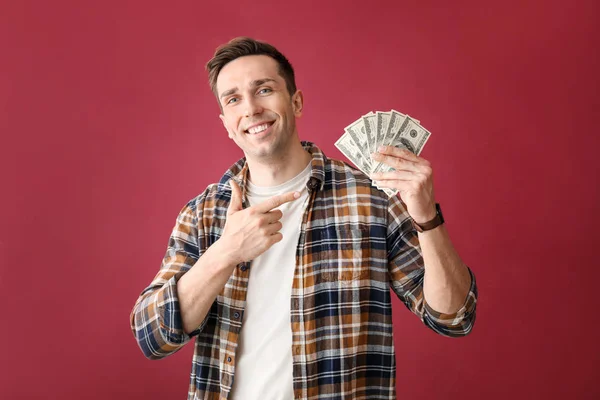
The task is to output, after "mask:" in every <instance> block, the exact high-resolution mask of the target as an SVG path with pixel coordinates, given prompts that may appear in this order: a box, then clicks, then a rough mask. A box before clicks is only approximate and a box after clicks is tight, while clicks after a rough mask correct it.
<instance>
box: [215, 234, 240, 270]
mask: <svg viewBox="0 0 600 400" xmlns="http://www.w3.org/2000/svg"><path fill="white" fill-rule="evenodd" d="M207 251H211V252H212V254H211V256H212V257H213V258H214V265H216V266H218V269H220V270H223V269H225V270H230V269H233V268H234V267H235V266H236V265H238V264H239V263H241V262H242V261H240V260H239V258H238V257H236V255H235V252H234V250H233V246H231V245H230V244H228V243H227V240H226V239H223V238H220V239H218V240H217V241H216V242H215V243H214V244H213V245H212V246H210V248H209V249H208V250H207Z"/></svg>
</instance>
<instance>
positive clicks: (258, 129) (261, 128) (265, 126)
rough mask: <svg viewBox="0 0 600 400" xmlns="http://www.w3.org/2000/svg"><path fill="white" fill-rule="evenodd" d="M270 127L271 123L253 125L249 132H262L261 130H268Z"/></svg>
mask: <svg viewBox="0 0 600 400" xmlns="http://www.w3.org/2000/svg"><path fill="white" fill-rule="evenodd" d="M268 127H269V124H262V125H257V126H253V127H252V128H250V129H248V133H260V132H262V131H264V130H266V129H267V128H268Z"/></svg>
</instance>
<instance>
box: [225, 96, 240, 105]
mask: <svg viewBox="0 0 600 400" xmlns="http://www.w3.org/2000/svg"><path fill="white" fill-rule="evenodd" d="M237 101H238V98H237V97H232V98H230V99H229V100H227V102H226V103H225V104H233V103H236V102H237Z"/></svg>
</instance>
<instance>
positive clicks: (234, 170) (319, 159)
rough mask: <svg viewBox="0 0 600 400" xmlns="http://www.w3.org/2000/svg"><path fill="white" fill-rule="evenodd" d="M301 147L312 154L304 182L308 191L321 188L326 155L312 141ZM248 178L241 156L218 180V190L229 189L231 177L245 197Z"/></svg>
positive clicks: (244, 160) (304, 143)
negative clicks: (308, 172)
mask: <svg viewBox="0 0 600 400" xmlns="http://www.w3.org/2000/svg"><path fill="white" fill-rule="evenodd" d="M301 144H302V147H304V149H305V150H306V151H308V153H309V154H310V155H311V156H312V160H311V172H310V178H309V179H308V182H307V183H306V187H307V189H308V191H309V192H313V191H315V190H321V189H323V184H324V181H325V163H326V161H327V157H326V156H325V154H324V153H323V152H322V151H321V149H319V148H318V147H317V146H315V144H314V143H312V142H306V141H303V142H301ZM247 178H248V163H247V162H246V158H245V157H243V158H241V159H240V160H238V161H237V162H236V163H235V164H233V165H232V166H231V167H230V168H229V169H228V170H227V172H225V174H224V175H223V177H222V178H221V180H220V181H219V184H218V185H219V191H230V190H231V188H230V187H229V180H230V179H233V180H234V181H235V182H236V183H237V184H238V186H239V187H240V188H241V189H242V198H243V199H246V180H247Z"/></svg>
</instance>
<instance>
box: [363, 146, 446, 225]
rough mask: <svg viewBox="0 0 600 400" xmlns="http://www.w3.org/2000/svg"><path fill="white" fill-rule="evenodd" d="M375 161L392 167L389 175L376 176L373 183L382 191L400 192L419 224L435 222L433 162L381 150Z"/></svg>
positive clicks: (390, 148)
mask: <svg viewBox="0 0 600 400" xmlns="http://www.w3.org/2000/svg"><path fill="white" fill-rule="evenodd" d="M372 158H373V159H374V160H376V161H379V162H381V163H383V164H386V165H388V166H390V167H392V168H393V169H394V170H393V171H389V172H374V173H372V174H371V179H373V180H375V181H377V185H378V187H382V188H383V187H387V188H391V189H396V190H398V191H399V193H400V198H401V199H402V201H403V202H404V203H405V204H406V208H407V210H408V213H409V214H410V216H411V217H412V219H414V220H415V222H416V223H418V224H422V223H425V222H427V221H430V220H432V219H433V218H434V217H435V215H436V209H435V198H434V194H433V169H432V168H431V164H430V163H429V161H427V160H425V159H424V158H421V157H419V156H417V155H415V154H413V153H411V152H410V151H408V150H406V149H400V148H397V147H394V146H381V147H379V149H378V152H376V153H373V154H372Z"/></svg>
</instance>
